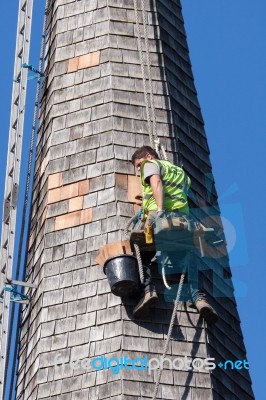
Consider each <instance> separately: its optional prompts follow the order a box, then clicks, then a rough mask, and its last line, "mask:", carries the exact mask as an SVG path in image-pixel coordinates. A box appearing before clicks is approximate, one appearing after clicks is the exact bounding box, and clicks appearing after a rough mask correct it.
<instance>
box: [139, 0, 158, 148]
mask: <svg viewBox="0 0 266 400" xmlns="http://www.w3.org/2000/svg"><path fill="white" fill-rule="evenodd" d="M141 7H142V19H143V30H144V40H145V48H146V60H147V71H148V80H149V87H150V102H151V113H152V127H153V139H154V140H156V139H157V127H156V117H155V106H154V96H153V87H152V77H151V59H150V46H149V38H148V31H147V24H146V11H145V0H142V1H141Z"/></svg>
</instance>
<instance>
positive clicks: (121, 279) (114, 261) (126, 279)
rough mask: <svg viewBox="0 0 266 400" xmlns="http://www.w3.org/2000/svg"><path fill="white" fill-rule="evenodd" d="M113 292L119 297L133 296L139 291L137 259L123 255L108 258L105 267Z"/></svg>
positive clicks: (104, 270)
mask: <svg viewBox="0 0 266 400" xmlns="http://www.w3.org/2000/svg"><path fill="white" fill-rule="evenodd" d="M103 272H104V273H105V275H106V276H107V279H108V282H109V285H110V288H111V292H112V293H113V294H114V295H116V296H119V297H126V296H132V295H134V294H136V293H137V292H138V289H139V268H138V261H137V259H136V257H134V256H131V255H128V254H122V255H119V256H115V257H111V258H108V259H107V260H106V261H105V263H104V266H103Z"/></svg>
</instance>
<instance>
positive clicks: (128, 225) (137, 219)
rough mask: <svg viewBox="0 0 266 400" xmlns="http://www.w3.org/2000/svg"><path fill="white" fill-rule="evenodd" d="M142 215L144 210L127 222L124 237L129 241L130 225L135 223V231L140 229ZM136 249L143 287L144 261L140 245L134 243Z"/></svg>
mask: <svg viewBox="0 0 266 400" xmlns="http://www.w3.org/2000/svg"><path fill="white" fill-rule="evenodd" d="M141 213H142V210H140V211H138V212H137V214H136V215H134V217H132V218H130V220H129V221H128V222H127V224H126V226H125V229H124V235H125V237H126V238H127V239H128V238H129V227H130V225H131V224H132V223H133V229H135V228H137V227H138V224H140V223H141V221H140V218H141ZM134 249H135V253H136V257H137V260H138V267H139V277H140V282H141V284H142V285H143V284H144V270H143V264H142V260H141V254H140V249H139V245H138V244H137V243H134Z"/></svg>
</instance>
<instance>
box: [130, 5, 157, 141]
mask: <svg viewBox="0 0 266 400" xmlns="http://www.w3.org/2000/svg"><path fill="white" fill-rule="evenodd" d="M141 5H142V17H143V28H144V40H145V47H146V56H147V69H148V76H149V78H148V79H149V86H150V102H149V98H148V89H147V79H146V73H145V63H144V55H143V50H142V41H141V29H140V22H139V13H138V1H137V0H134V10H135V17H136V27H137V41H138V49H139V57H140V66H141V72H142V80H143V92H144V99H145V106H146V114H147V124H148V133H149V138H150V143H151V146H152V147H153V148H154V147H155V144H154V134H155V135H156V138H157V132H156V122H155V111H154V109H152V116H153V125H152V123H151V114H150V105H149V104H151V106H153V108H154V102H153V93H152V92H153V91H152V80H151V71H150V57H149V54H148V53H149V51H148V50H149V47H148V39H147V27H146V13H145V0H142V3H141ZM151 108H152V107H151ZM154 123H155V131H154Z"/></svg>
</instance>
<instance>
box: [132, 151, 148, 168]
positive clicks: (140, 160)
mask: <svg viewBox="0 0 266 400" xmlns="http://www.w3.org/2000/svg"><path fill="white" fill-rule="evenodd" d="M152 159H153V157H152V156H151V155H150V153H147V154H146V156H145V157H143V158H137V159H136V160H135V161H134V166H135V168H136V169H137V171H139V170H140V166H141V163H142V162H143V161H144V160H152Z"/></svg>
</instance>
